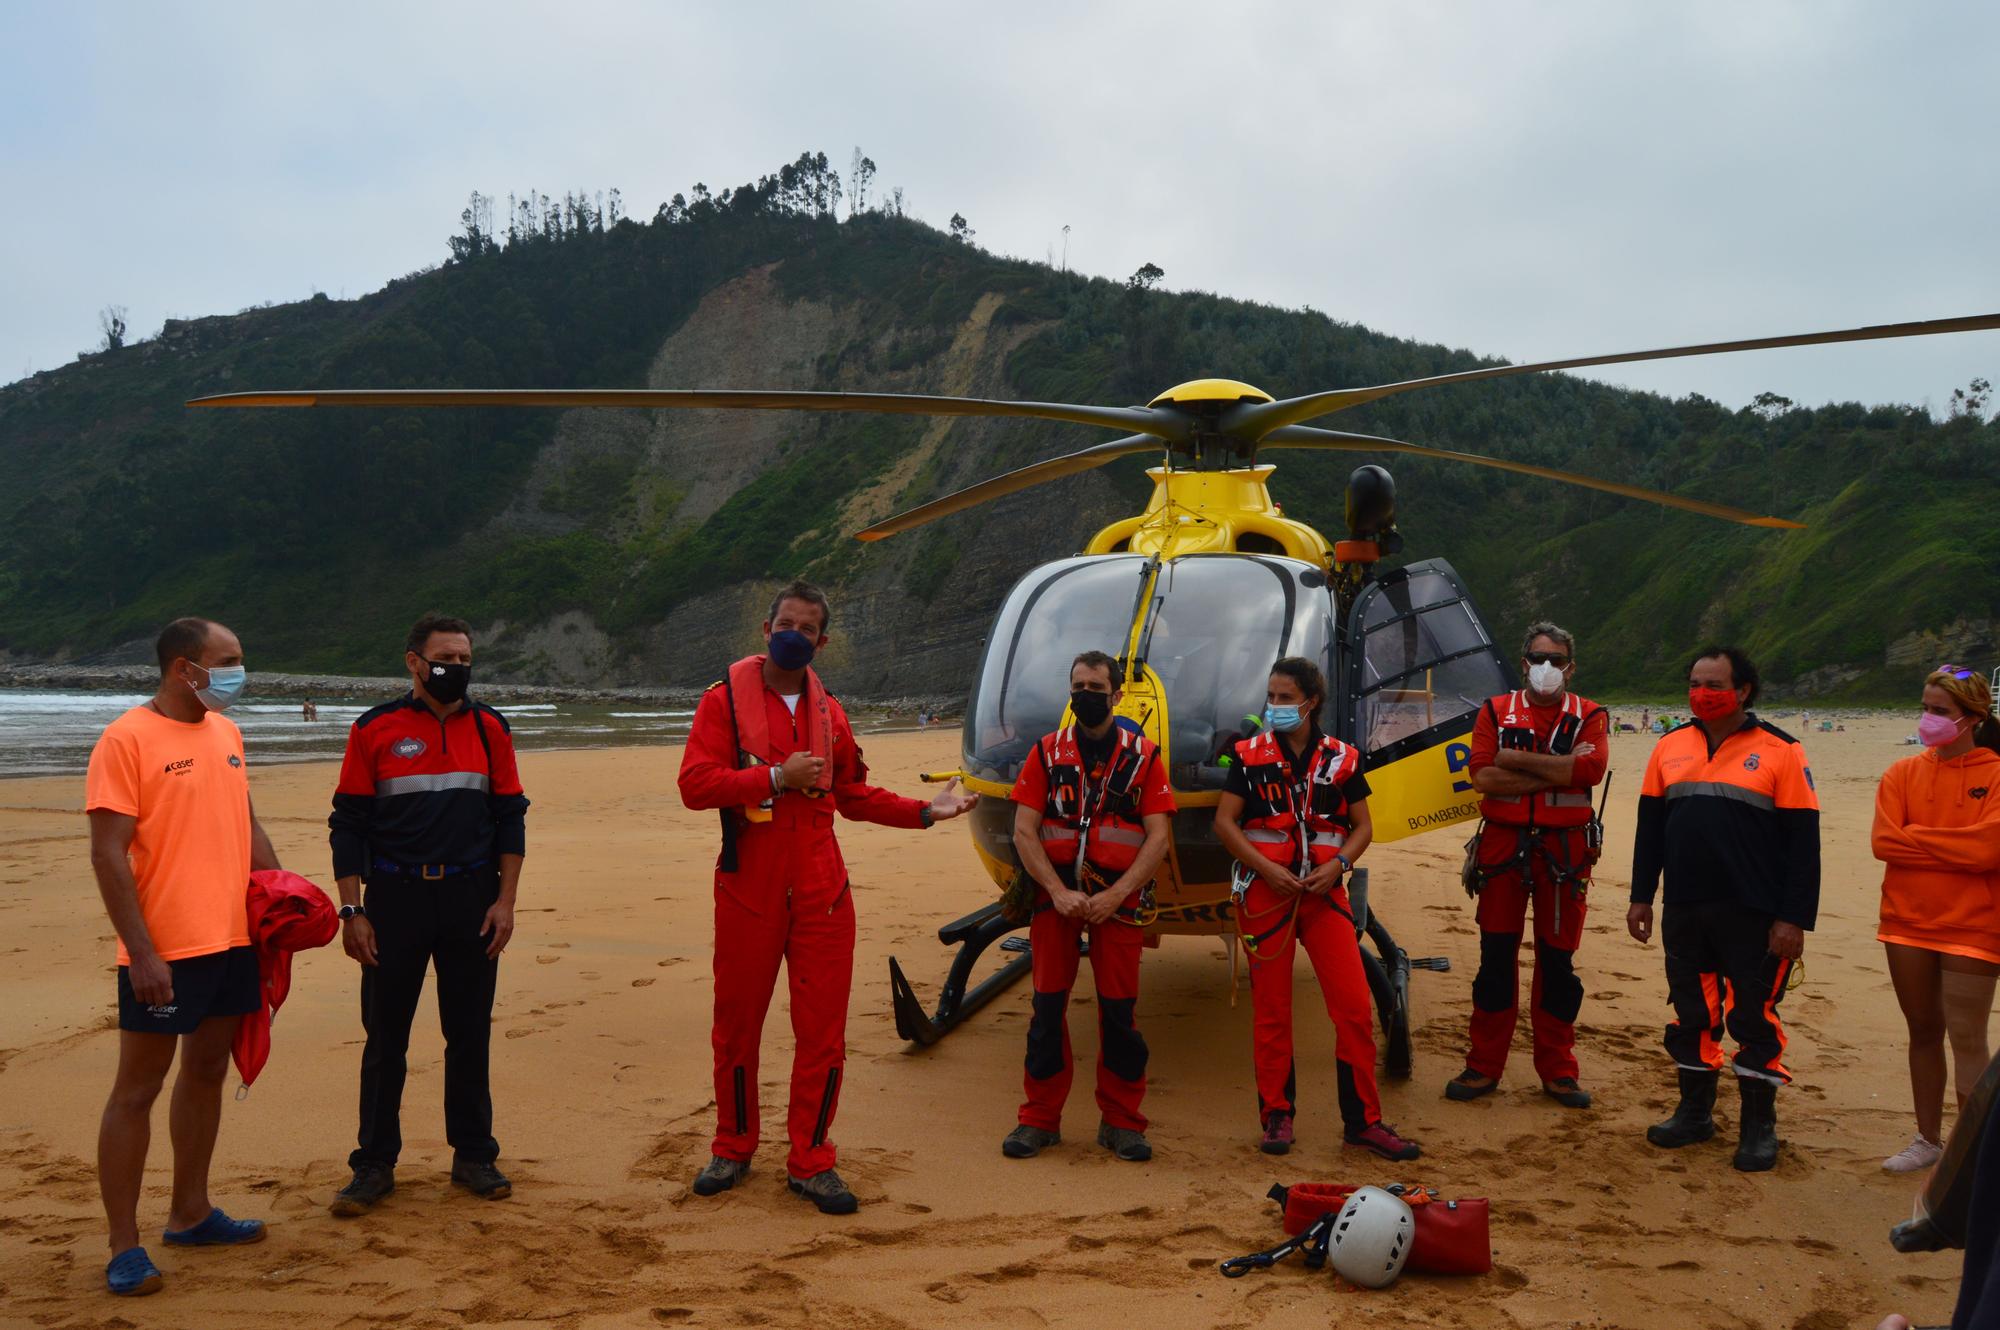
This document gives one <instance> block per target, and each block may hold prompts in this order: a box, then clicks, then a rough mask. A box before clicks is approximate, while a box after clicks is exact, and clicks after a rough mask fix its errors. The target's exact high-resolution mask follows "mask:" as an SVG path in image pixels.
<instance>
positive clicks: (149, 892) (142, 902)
mask: <svg viewBox="0 0 2000 1330" xmlns="http://www.w3.org/2000/svg"><path fill="white" fill-rule="evenodd" d="M84 807H85V808H87V809H92V810H95V809H103V810H104V811H106V812H111V813H124V814H125V815H127V816H128V817H136V818H138V819H139V827H138V831H137V833H136V834H135V835H134V836H133V837H132V849H131V853H130V857H131V862H132V877H133V880H134V881H136V882H137V883H138V885H139V913H140V914H141V915H142V916H144V918H145V920H146V931H147V932H148V933H150V934H151V935H152V938H153V946H154V948H155V949H156V950H157V951H158V952H159V953H160V959H161V960H167V961H176V960H183V959H185V958H187V957H189V956H207V955H210V954H212V953H214V952H218V951H227V950H229V949H230V948H231V947H247V946H249V945H250V919H249V913H248V910H247V909H246V903H247V900H248V897H249V889H250V778H249V775H248V773H247V772H246V771H245V770H244V767H243V735H242V734H241V732H239V731H238V730H237V728H236V725H235V723H234V722H233V721H229V720H226V719H224V718H223V717H222V716H221V715H218V714H217V713H215V712H210V713H208V714H207V715H205V716H203V717H202V718H201V720H200V721H199V722H197V723H195V724H192V725H190V724H187V723H186V722H184V721H178V720H173V719H171V718H169V717H166V716H163V715H161V714H160V713H159V712H157V711H155V710H153V709H152V708H151V707H150V706H138V707H133V708H132V709H131V710H130V711H128V712H126V713H125V714H124V715H122V716H120V717H119V718H118V719H117V720H114V721H112V722H111V724H109V725H107V726H105V728H104V733H103V735H102V736H100V737H99V739H98V740H97V747H95V748H93V749H91V751H90V775H89V777H88V778H87V779H86V781H85V784H84ZM118 963H119V964H120V965H129V964H131V963H132V958H131V957H130V956H129V955H128V954H126V951H125V944H124V942H122V941H121V942H120V943H119V944H118Z"/></svg>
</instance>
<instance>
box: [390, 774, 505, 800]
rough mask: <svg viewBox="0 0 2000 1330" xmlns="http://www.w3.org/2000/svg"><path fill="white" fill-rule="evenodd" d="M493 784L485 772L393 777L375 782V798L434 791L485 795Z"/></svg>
mask: <svg viewBox="0 0 2000 1330" xmlns="http://www.w3.org/2000/svg"><path fill="white" fill-rule="evenodd" d="M492 786H493V782H492V780H491V779H490V778H489V777H488V776H487V775H486V773H485V772H483V771H446V772H443V773H441V774H439V775H435V776H391V777H389V779H387V780H378V781H376V782H375V797H376V798H378V799H386V798H388V797H389V796H390V795H392V794H428V793H430V792H432V791H434V790H478V791H480V792H481V793H485V792H487V791H489V790H491V789H492Z"/></svg>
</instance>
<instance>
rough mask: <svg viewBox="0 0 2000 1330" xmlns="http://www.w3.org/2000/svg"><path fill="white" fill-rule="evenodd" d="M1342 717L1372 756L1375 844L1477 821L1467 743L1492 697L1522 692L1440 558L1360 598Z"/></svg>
mask: <svg viewBox="0 0 2000 1330" xmlns="http://www.w3.org/2000/svg"><path fill="white" fill-rule="evenodd" d="M1342 655H1343V659H1342V662H1341V663H1342V666H1343V668H1342V669H1341V671H1340V682H1339V689H1340V701H1339V717H1340V721H1341V723H1342V724H1343V726H1344V727H1345V730H1346V735H1347V737H1348V738H1349V740H1350V741H1351V742H1352V743H1354V744H1355V745H1356V746H1358V747H1359V748H1360V749H1361V751H1362V752H1363V753H1364V754H1366V756H1367V763H1368V767H1367V770H1368V784H1369V787H1370V789H1371V791H1372V793H1371V795H1370V796H1369V809H1370V811H1371V812H1372V813H1373V815H1374V821H1375V839H1376V840H1379V841H1391V840H1400V839H1401V838H1403V837H1405V836H1415V835H1418V834H1420V833H1422V832H1426V831H1432V830H1435V829H1436V828H1438V827H1444V826H1450V825H1452V824H1454V823H1458V822H1464V821H1467V820H1469V819H1471V818H1476V817H1477V816H1479V797H1478V795H1476V794H1475V793H1473V789H1472V782H1471V779H1470V773H1469V771H1468V770H1467V768H1468V766H1469V765H1470V763H1471V759H1472V749H1471V746H1470V744H1468V743H1467V739H1468V738H1469V736H1470V735H1471V733H1472V722H1473V719H1474V716H1475V714H1476V713H1477V711H1478V710H1479V706H1480V704H1481V703H1483V702H1484V701H1485V700H1486V699H1487V698H1489V697H1492V696H1494V695H1496V694H1498V693H1504V692H1507V691H1509V690H1511V689H1514V688H1517V687H1519V682H1518V680H1517V678H1516V676H1515V672H1514V667H1513V665H1512V664H1511V663H1510V662H1509V661H1508V659H1507V657H1506V656H1505V655H1504V654H1503V653H1502V652H1501V651H1500V650H1499V648H1497V647H1496V646H1494V644H1493V638H1492V634H1491V633H1489V632H1488V631H1487V628H1486V623H1485V621H1484V620H1483V619H1481V618H1480V617H1479V611H1478V609H1477V608H1475V607H1474V605H1473V603H1472V597H1471V595H1470V594H1469V593H1468V592H1467V591H1466V589H1465V583H1464V580H1463V579H1461V578H1460V577H1459V575H1458V572H1457V570H1455V569H1454V568H1453V567H1452V566H1451V565H1450V564H1448V563H1446V562H1445V561H1444V560H1442V559H1426V560H1424V561H1422V562H1421V563H1414V564H1411V565H1409V566H1408V567H1405V568H1399V569H1396V570H1395V571H1393V572H1389V573H1385V574H1383V575H1382V576H1381V577H1380V578H1379V579H1377V580H1376V581H1373V582H1371V583H1369V584H1368V585H1367V586H1365V587H1363V588H1362V589H1361V591H1360V593H1359V594H1358V595H1356V596H1355V598H1354V607H1353V609H1352V610H1351V611H1350V612H1349V614H1348V619H1347V625H1346V633H1345V637H1344V640H1343V642H1342Z"/></svg>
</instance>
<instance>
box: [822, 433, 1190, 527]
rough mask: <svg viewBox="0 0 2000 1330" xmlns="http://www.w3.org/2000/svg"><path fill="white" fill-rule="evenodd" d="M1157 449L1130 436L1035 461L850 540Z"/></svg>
mask: <svg viewBox="0 0 2000 1330" xmlns="http://www.w3.org/2000/svg"><path fill="white" fill-rule="evenodd" d="M1160 446H1161V441H1160V439H1159V438H1157V437H1155V436H1154V435H1150V434H1134V435H1133V436H1132V437H1131V438H1129V439H1114V440H1112V441H1111V442H1110V443H1100V444H1098V445H1097V446H1096V447H1094V448H1085V449H1083V450H1082V451H1080V452H1074V453H1065V454H1064V455H1063V456H1061V457H1051V458H1049V459H1048V460H1047V461H1045V462H1035V463H1033V464H1031V465H1029V466H1024V467H1020V468H1018V469H1016V470H1013V471H1009V472H1008V473H1007V474H1005V475H1003V476H994V477H993V478H992V479H990V480H982V481H980V482H979V483H978V484H977V485H968V486H966V487H965V488H964V489H962V490H958V491H956V492H954V493H951V494H947V495H945V496H944V497H943V498H941V499H932V500H931V501H930V502H929V503H925V504H919V505H918V506H917V507H915V508H911V509H909V510H908V511H906V512H900V513H897V514H896V515H895V516H894V517H886V518H884V519H882V520H881V521H880V522H877V523H876V524H875V525H874V526H871V527H869V528H867V529H866V530H865V531H857V532H856V533H855V535H854V538H855V539H856V540H881V539H882V538H883V537H885V536H894V535H899V534H901V533H902V532H905V531H908V530H910V529H911V528H912V527H919V526H922V525H924V524H925V523H926V522H935V521H936V520H937V519H938V518H940V517H949V516H951V515H952V514H953V513H958V512H964V511H965V510H966V509H967V508H973V507H977V506H978V505H979V504H982V503H990V502H991V501H993V500H994V499H998V498H1002V497H1004V496H1006V495H1009V494H1013V493H1015V492H1016V491H1018V490H1024V489H1030V488H1032V487H1033V486H1036V485H1040V484H1042V483H1043V482H1044V481H1050V480H1059V479H1061V478H1062V477H1064V476H1074V475H1079V474H1081V473H1082V472H1085V471H1094V470H1096V469H1097V468H1098V467H1100V466H1104V465H1105V464H1106V463H1109V462H1115V461H1117V460H1118V459H1119V458H1121V457H1131V456H1133V455H1135V454H1137V453H1150V452H1153V451H1155V450H1157V449H1158V448H1159V447H1160Z"/></svg>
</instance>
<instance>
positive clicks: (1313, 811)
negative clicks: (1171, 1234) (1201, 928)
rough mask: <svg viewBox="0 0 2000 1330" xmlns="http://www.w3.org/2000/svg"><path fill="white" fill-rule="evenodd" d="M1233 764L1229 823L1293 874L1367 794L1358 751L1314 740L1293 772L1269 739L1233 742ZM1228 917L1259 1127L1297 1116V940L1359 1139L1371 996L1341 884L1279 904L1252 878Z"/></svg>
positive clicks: (1348, 825)
mask: <svg viewBox="0 0 2000 1330" xmlns="http://www.w3.org/2000/svg"><path fill="white" fill-rule="evenodd" d="M1236 761H1237V764H1238V767H1237V769H1238V770H1239V771H1240V772H1242V778H1241V787H1240V788H1239V785H1238V783H1237V782H1236V781H1232V782H1231V786H1230V788H1231V789H1232V790H1233V791H1234V792H1235V793H1236V794H1238V795H1239V796H1241V797H1242V799H1243V814H1242V819H1241V821H1240V823H1239V825H1240V826H1241V827H1242V828H1243V834H1244V836H1245V837H1246V838H1247V839H1248V840H1249V841H1250V843H1251V844H1253V845H1255V846H1256V847H1257V850H1258V853H1260V854H1262V855H1263V856H1264V857H1265V858H1267V859H1270V860H1272V861H1273V862H1275V863H1280V864H1283V865H1284V866H1285V867H1287V868H1289V869H1291V870H1292V871H1293V872H1294V873H1296V874H1298V875H1299V876H1300V877H1304V876H1305V875H1306V874H1307V873H1309V872H1311V871H1312V870H1313V869H1314V868H1317V867H1319V866H1320V865H1321V864H1326V863H1331V862H1332V861H1333V858H1334V856H1335V855H1336V854H1338V853H1339V852H1340V848H1341V846H1342V845H1344V844H1345V843H1346V841H1347V833H1348V832H1350V831H1352V830H1353V829H1354V819H1353V816H1352V814H1351V812H1350V810H1349V804H1350V799H1351V798H1365V797H1366V793H1367V782H1366V780H1365V779H1363V778H1361V776H1360V771H1361V754H1360V753H1359V752H1358V751H1356V750H1355V749H1354V748H1352V747H1351V746H1349V745H1347V744H1344V743H1342V742H1341V741H1340V740H1338V739H1336V738H1334V737H1333V736H1332V735H1330V734H1329V735H1323V736H1321V737H1320V738H1319V739H1318V740H1317V741H1316V742H1315V743H1314V744H1313V746H1312V748H1311V749H1310V750H1309V751H1308V752H1307V753H1306V755H1305V767H1304V769H1303V772H1300V771H1298V770H1295V769H1294V767H1293V766H1292V762H1291V758H1290V755H1289V753H1287V752H1286V750H1285V749H1284V747H1283V742H1282V740H1281V739H1280V738H1279V736H1278V735H1276V734H1274V733H1273V732H1271V731H1269V730H1266V731H1264V732H1263V733H1261V734H1257V735H1254V736H1252V737H1251V738H1248V739H1245V740H1243V741H1242V742H1240V743H1238V744H1237V745H1236ZM1357 781H1358V782H1359V783H1358V784H1357V783H1356V782H1357ZM1236 918H1237V927H1238V929H1239V931H1240V934H1241V936H1242V939H1243V949H1244V951H1245V952H1247V953H1248V954H1249V957H1250V1002H1251V1009H1252V1016H1251V1031H1252V1042H1251V1059H1252V1063H1253V1065H1254V1067H1255V1069H1256V1077H1257V1107H1258V1117H1259V1119H1260V1120H1261V1119H1264V1118H1268V1117H1269V1116H1270V1115H1271V1114H1273V1113H1283V1114H1287V1115H1290V1114H1294V1113H1296V1112H1297V1102H1296V1096H1297V1094H1298V1073H1297V1068H1296V1067H1295V1065H1294V1063H1293V1060H1292V961H1293V957H1294V956H1295V955H1296V953H1297V950H1298V946H1299V944H1301V943H1303V944H1304V946H1305V949H1306V955H1307V956H1308V957H1310V958H1311V960H1312V967H1313V973H1314V974H1315V975H1317V976H1318V977H1319V986H1320V991H1321V994H1322V995H1323V996H1324V997H1325V999H1326V1012H1327V1015H1328V1016H1330V1017H1331V1018H1332V1019H1333V1032H1334V1057H1335V1059H1336V1062H1337V1064H1338V1065H1337V1069H1336V1070H1337V1073H1338V1083H1339V1093H1340V1116H1341V1120H1342V1123H1343V1125H1344V1126H1345V1127H1346V1128H1347V1130H1348V1131H1350V1132H1358V1131H1364V1130H1366V1129H1367V1128H1369V1127H1371V1126H1373V1125H1374V1124H1376V1123H1377V1122H1380V1121H1381V1120H1382V1100H1381V1096H1380V1094H1379V1092H1378V1091H1377V1089H1376V1084H1375V1029H1374V999H1373V996H1372V995H1371V994H1370V992H1369V990H1368V976H1367V974H1366V973H1365V972H1364V971H1363V970H1362V968H1361V942H1360V938H1359V937H1358V936H1357V934H1356V930H1355V926H1354V906H1353V903H1352V902H1351V901H1350V900H1349V899H1348V896H1347V888H1346V885H1345V883H1343V884H1342V885H1340V886H1336V887H1334V888H1332V889H1331V890H1330V891H1327V892H1325V893H1314V892H1305V893H1301V894H1300V895H1297V896H1286V895H1284V894H1282V893H1281V892H1279V891H1277V890H1276V889H1275V888H1273V887H1272V886H1271V885H1270V884H1269V883H1267V882H1266V881H1264V879H1263V878H1261V877H1257V878H1252V879H1251V880H1250V882H1249V883H1248V884H1247V886H1246V887H1245V888H1244V889H1243V893H1242V895H1241V897H1240V898H1239V900H1238V901H1237V906H1236Z"/></svg>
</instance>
